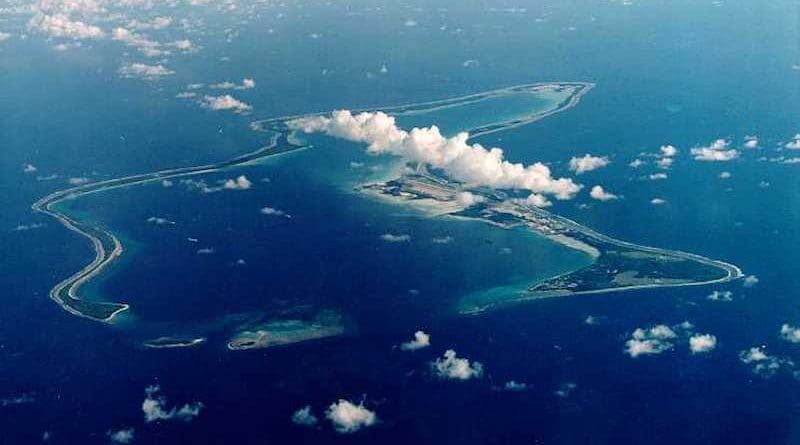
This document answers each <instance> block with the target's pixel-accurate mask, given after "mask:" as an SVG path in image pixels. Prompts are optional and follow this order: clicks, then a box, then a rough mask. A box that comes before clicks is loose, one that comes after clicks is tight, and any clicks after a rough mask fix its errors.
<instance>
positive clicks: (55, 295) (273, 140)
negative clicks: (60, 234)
mask: <svg viewBox="0 0 800 445" xmlns="http://www.w3.org/2000/svg"><path fill="white" fill-rule="evenodd" d="M594 86H595V84H594V83H591V82H537V83H531V84H521V85H515V86H510V87H504V88H499V89H495V90H489V91H485V92H481V93H475V94H469V95H464V96H459V97H455V98H448V99H441V100H434V101H428V102H419V103H414V104H406V105H397V106H391V107H383V108H380V107H376V108H368V109H361V110H354V112H360V111H368V110H377V109H380V110H383V111H384V112H388V113H392V114H395V115H403V114H416V113H424V112H429V111H432V110H437V109H444V108H451V107H457V106H460V105H464V104H470V103H475V102H479V101H482V100H486V99H489V98H494V97H502V96H505V95H511V94H523V93H528V92H530V93H534V92H536V91H539V90H542V89H550V90H552V91H558V90H559V89H563V88H572V89H573V91H571V92H570V93H571V94H570V95H569V97H568V98H566V99H564V100H562V101H561V102H559V103H557V104H555V106H554V107H551V108H549V109H546V111H542V112H539V113H535V112H534V113H530V114H528V115H524V116H522V117H519V118H516V119H512V120H509V121H506V122H498V123H493V124H488V125H484V126H481V127H477V128H474V129H470V130H468V131H469V133H470V138H474V137H478V136H482V135H487V134H491V133H495V132H499V131H504V130H508V129H511V128H515V127H519V126H523V125H527V124H530V123H533V122H536V121H539V120H541V119H544V118H546V117H548V116H552V115H554V114H556V113H560V112H563V111H566V110H568V109H571V108H573V107H575V106H577V105H578V104H579V103H580V101H581V99H582V98H583V96H584V95H585V94H586V93H588V92H589V91H590V90H591V89H592V88H593V87H594ZM321 114H323V113H309V114H303V115H296V116H285V117H277V118H271V119H265V120H257V121H254V122H252V123H251V124H250V128H251V129H252V130H254V131H260V132H265V133H270V142H269V144H267V145H265V146H263V147H261V148H259V149H256V150H254V151H252V152H248V153H245V154H243V155H239V156H237V157H234V158H232V159H229V160H224V161H220V162H216V163H210V164H203V165H199V166H194V167H191V166H190V167H180V168H170V169H165V170H160V171H156V172H151V173H142V174H135V175H130V176H125V177H121V178H114V179H108V180H103V181H99V182H94V183H89V184H83V185H80V186H76V187H71V188H67V189H63V190H59V191H55V192H53V193H50V194H49V195H47V196H45V197H43V198H41V199H39V200H38V201H36V202H35V203H34V204H33V205H32V206H31V208H32V209H33V210H34V211H37V212H40V213H44V214H46V215H49V216H51V217H53V218H55V219H57V220H58V221H59V223H61V225H62V226H64V227H65V228H67V229H68V230H70V231H72V232H75V233H77V234H79V235H81V236H83V237H84V238H87V239H88V240H89V241H90V243H91V244H92V248H93V250H94V252H95V257H94V259H93V260H92V261H91V262H90V263H89V264H87V265H86V266H84V267H83V268H81V269H80V270H79V271H78V272H75V273H74V274H72V275H71V276H69V277H67V278H66V279H64V280H62V281H61V282H59V283H58V284H56V285H55V286H54V287H53V288H52V289H51V290H50V293H49V296H50V298H51V299H52V300H54V301H55V302H56V303H58V304H59V305H60V306H61V307H62V308H63V309H64V310H66V311H67V312H69V313H71V314H73V315H77V316H80V317H84V318H88V319H91V320H94V321H99V322H103V323H109V324H110V323H113V322H114V321H115V320H116V319H117V318H118V317H119V316H120V315H121V314H123V313H125V312H127V311H129V310H130V305H129V304H127V303H115V302H105V301H90V300H84V299H81V298H80V296H79V295H78V292H79V290H80V288H81V286H82V285H84V284H86V283H87V282H89V281H90V280H91V279H93V278H94V277H96V276H98V275H99V274H101V273H102V272H103V271H104V270H105V269H106V268H107V267H109V266H110V265H111V264H112V263H113V262H114V261H115V260H116V259H118V258H119V257H120V256H121V255H122V254H123V252H124V247H123V245H122V243H121V242H120V240H119V239H118V238H117V237H116V236H115V235H114V234H113V233H112V232H111V231H110V230H107V229H105V228H103V227H100V226H99V225H94V224H92V223H89V222H80V221H77V220H75V219H72V218H70V217H69V216H68V215H67V214H65V212H62V211H59V210H58V209H57V208H56V207H55V206H56V205H57V204H58V203H60V202H62V201H66V200H71V199H77V198H80V197H81V196H84V195H88V194H92V193H99V192H103V191H107V190H113V189H118V188H124V187H130V186H134V185H140V184H145V183H149V182H154V181H161V180H166V179H172V178H178V177H186V176H194V175H203V174H208V173H214V172H218V171H221V170H224V169H228V168H233V167H241V166H246V165H248V164H253V163H256V162H257V161H260V160H262V159H264V158H267V157H271V156H276V155H281V154H285V153H290V152H293V151H295V150H301V149H305V148H308V146H307V145H304V144H302V143H299V142H296V141H295V139H294V138H293V135H294V132H293V131H291V130H289V129H288V127H287V125H286V123H287V122H289V121H291V120H294V119H297V118H299V117H308V116H315V115H321ZM371 185H374V184H362V185H361V186H359V187H358V188H361V189H362V190H365V189H366V188H369V187H370V186H371ZM378 195H380V194H378ZM494 196H495V199H500V198H498V197H497V196H496V195H494ZM407 201H408V200H407ZM523 208H525V210H526V211H528V212H530V213H531V215H532V216H533V217H542V215H544V218H549V219H551V220H552V221H556V222H558V223H559V224H561V225H562V226H563V228H564V229H565V230H567V231H574V232H576V233H577V234H578V235H580V236H579V238H584V237H585V238H588V239H590V240H594V241H597V242H599V243H601V244H610V245H614V246H618V247H623V248H627V249H634V250H639V251H644V252H647V253H651V254H661V255H667V256H672V257H677V258H680V259H683V260H690V261H695V262H699V263H702V264H704V265H706V266H712V267H716V268H720V269H723V270H725V271H726V276H724V277H722V278H717V279H714V280H706V281H700V282H690V283H671V284H670V283H666V284H659V283H653V284H639V285H630V286H624V287H610V288H605V289H590V290H582V291H575V292H571V291H568V290H550V291H540V292H539V293H538V294H537V295H533V291H532V290H530V288H529V291H528V295H526V296H523V297H521V298H515V299H514V300H509V301H504V302H498V303H491V304H488V305H484V306H481V307H478V308H475V309H473V310H470V311H467V312H464V311H459V312H461V313H481V312H484V311H486V310H489V309H491V308H494V307H497V306H500V305H505V304H512V303H515V302H521V301H528V300H534V299H540V298H549V297H555V296H566V295H581V294H595V293H606V292H615V291H623V290H636V289H645V288H656V287H676V286H699V285H707V284H714V283H719V282H726V281H730V280H733V279H737V278H740V277H742V276H743V274H742V272H741V270H740V269H739V268H738V267H736V266H735V265H732V264H729V263H725V262H722V261H717V260H712V259H709V258H706V257H703V256H700V255H695V254H691V253H686V252H680V251H670V250H667V249H659V248H654V247H647V246H639V245H636V244H633V243H628V242H625V241H620V240H617V239H614V238H611V237H609V236H606V235H603V234H601V233H598V232H595V231H594V230H592V229H589V228H588V227H584V226H582V225H580V224H578V223H577V222H575V221H572V220H570V219H567V218H565V217H562V216H559V215H554V214H551V213H549V212H547V211H545V210H543V209H538V208H530V207H525V206H523ZM449 213H452V212H445V214H449ZM448 216H453V217H458V218H467V219H477V220H481V221H483V222H486V223H489V224H495V225H498V226H500V227H503V224H499V223H496V222H494V221H491V220H490V219H487V218H477V217H472V216H467V215H448ZM520 221H521V222H522V224H523V225H524V226H526V227H527V229H528V230H531V231H533V232H534V233H537V234H540V235H542V236H545V237H547V238H549V239H550V240H551V241H553V242H555V243H558V244H561V245H563V246H566V247H567V248H570V249H576V250H579V251H582V252H584V253H585V254H587V255H589V256H590V257H591V258H592V264H596V263H597V262H598V259H599V257H600V253H599V252H600V251H599V250H598V249H597V247H596V246H593V245H591V243H586V242H584V241H582V240H581V239H577V238H574V237H571V236H569V235H568V234H567V235H565V234H563V233H548V232H547V231H542V230H541V229H539V230H537V227H536V226H535V224H531V223H530V222H528V223H526V222H525V220H524V219H523V220H520ZM578 270H582V269H578ZM575 272H576V271H571V272H568V273H567V274H562V275H559V276H556V277H551V278H549V279H547V280H544V281H548V280H553V279H555V278H559V277H561V276H566V275H569V274H573V273H575Z"/></svg>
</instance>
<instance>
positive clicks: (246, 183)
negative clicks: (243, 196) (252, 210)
mask: <svg viewBox="0 0 800 445" xmlns="http://www.w3.org/2000/svg"><path fill="white" fill-rule="evenodd" d="M252 186H253V183H252V182H250V180H249V179H247V176H245V175H239V176H238V177H236V179H228V180H226V181H225V182H224V183H222V188H224V189H225V190H247V189H249V188H250V187H252Z"/></svg>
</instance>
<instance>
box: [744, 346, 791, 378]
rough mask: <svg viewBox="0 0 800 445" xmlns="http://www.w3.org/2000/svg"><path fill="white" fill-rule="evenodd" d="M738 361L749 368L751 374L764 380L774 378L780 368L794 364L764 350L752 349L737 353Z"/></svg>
mask: <svg viewBox="0 0 800 445" xmlns="http://www.w3.org/2000/svg"><path fill="white" fill-rule="evenodd" d="M739 360H741V362H742V363H744V364H745V365H748V366H750V368H751V370H752V371H753V373H755V374H758V375H760V376H762V377H764V378H769V377H772V376H774V375H775V374H776V373H777V372H778V371H780V370H781V368H782V367H784V366H787V367H792V366H793V365H794V363H793V362H792V361H791V360H789V359H787V358H782V357H776V356H773V355H769V354H767V353H766V352H765V350H764V348H763V347H761V348H758V347H752V348H750V349H746V350H744V351H741V352H740V353H739Z"/></svg>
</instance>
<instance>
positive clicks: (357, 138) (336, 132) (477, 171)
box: [289, 110, 580, 199]
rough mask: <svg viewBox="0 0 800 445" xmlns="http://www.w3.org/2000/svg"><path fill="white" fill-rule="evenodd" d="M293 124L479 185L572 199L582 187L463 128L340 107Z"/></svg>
mask: <svg viewBox="0 0 800 445" xmlns="http://www.w3.org/2000/svg"><path fill="white" fill-rule="evenodd" d="M289 126H290V128H292V129H295V130H301V131H303V132H305V133H316V132H320V133H324V134H327V135H329V136H333V137H338V138H343V139H347V140H350V141H354V142H361V143H365V144H367V151H368V152H369V153H372V154H382V153H388V154H393V155H397V156H402V157H404V158H405V159H408V160H410V161H414V162H421V163H425V164H428V165H430V166H432V167H434V168H438V169H441V170H443V171H444V172H445V173H446V174H447V175H449V176H450V177H451V178H453V179H455V180H456V181H461V182H465V183H467V184H471V185H476V186H487V187H492V188H501V189H517V190H529V191H531V192H534V193H540V194H548V195H553V196H555V197H556V198H558V199H570V198H572V197H573V196H574V195H575V194H576V193H577V192H578V191H579V190H580V186H579V185H578V184H576V183H574V182H573V181H572V180H571V179H569V178H559V179H555V178H553V177H552V175H551V173H550V169H549V168H548V167H547V166H546V165H544V164H542V163H535V164H532V165H528V166H524V165H522V164H519V163H517V164H514V163H511V162H509V161H507V160H505V159H504V155H503V150H502V149H500V148H490V149H487V148H485V147H483V146H482V145H480V144H469V143H468V142H467V141H468V140H469V134H468V133H465V132H462V133H459V134H457V135H456V136H453V137H449V138H446V137H444V136H442V134H441V133H440V131H439V128H438V127H436V126H431V127H425V128H414V129H412V130H411V131H405V130H402V129H400V128H398V126H397V125H396V123H395V119H394V118H393V117H390V116H388V115H386V114H385V113H382V112H375V113H369V112H364V113H359V114H357V115H353V114H352V113H351V112H350V111H347V110H339V111H334V112H333V113H332V114H331V115H330V116H311V117H304V118H300V119H296V120H294V121H291V122H290V123H289Z"/></svg>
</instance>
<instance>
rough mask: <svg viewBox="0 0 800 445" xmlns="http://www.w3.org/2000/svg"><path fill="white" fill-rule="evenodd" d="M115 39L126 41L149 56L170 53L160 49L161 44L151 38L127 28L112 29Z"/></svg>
mask: <svg viewBox="0 0 800 445" xmlns="http://www.w3.org/2000/svg"><path fill="white" fill-rule="evenodd" d="M111 38H112V39H113V40H116V41H119V42H122V43H124V44H125V45H127V46H130V47H132V48H136V49H138V50H139V52H141V53H142V54H144V55H145V56H147V57H160V56H164V55H167V54H169V52H168V51H164V50H162V49H160V46H161V44H160V43H158V42H156V41H153V40H150V39H148V38H146V37H144V36H142V35H140V34H137V33H135V32H133V31H130V30H128V29H126V28H122V27H117V28H114V30H113V31H111Z"/></svg>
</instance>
